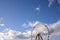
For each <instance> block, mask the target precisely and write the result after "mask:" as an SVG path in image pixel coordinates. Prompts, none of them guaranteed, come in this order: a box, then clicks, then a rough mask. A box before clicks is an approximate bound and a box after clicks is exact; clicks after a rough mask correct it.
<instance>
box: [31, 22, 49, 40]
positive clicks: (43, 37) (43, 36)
mask: <svg viewBox="0 0 60 40" xmlns="http://www.w3.org/2000/svg"><path fill="white" fill-rule="evenodd" d="M31 40H49V29H48V27H47V25H45V24H43V23H37V24H35V25H34V27H33V29H32V31H31Z"/></svg>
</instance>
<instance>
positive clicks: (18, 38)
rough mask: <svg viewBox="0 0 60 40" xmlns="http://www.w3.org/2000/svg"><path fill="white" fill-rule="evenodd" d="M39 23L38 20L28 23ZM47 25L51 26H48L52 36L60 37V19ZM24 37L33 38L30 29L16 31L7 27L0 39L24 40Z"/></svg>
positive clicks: (31, 24) (28, 39) (27, 39)
mask: <svg viewBox="0 0 60 40" xmlns="http://www.w3.org/2000/svg"><path fill="white" fill-rule="evenodd" d="M37 23H39V22H38V21H36V22H34V23H32V22H29V23H28V24H29V25H30V26H35V25H36V24H37ZM41 24H42V23H41ZM41 26H43V25H41ZM47 26H49V27H48V28H49V33H50V37H60V21H57V22H55V23H53V24H50V25H47ZM41 30H42V29H41ZM33 34H34V35H36V31H34V32H33ZM24 39H26V40H30V39H31V31H30V30H28V31H25V32H21V31H16V30H12V29H5V30H4V31H2V32H0V40H24Z"/></svg>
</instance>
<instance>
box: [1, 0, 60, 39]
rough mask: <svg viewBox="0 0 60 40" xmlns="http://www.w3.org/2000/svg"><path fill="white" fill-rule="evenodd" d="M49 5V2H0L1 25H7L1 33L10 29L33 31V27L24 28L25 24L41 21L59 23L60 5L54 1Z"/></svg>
mask: <svg viewBox="0 0 60 40" xmlns="http://www.w3.org/2000/svg"><path fill="white" fill-rule="evenodd" d="M48 5H49V2H48V0H0V19H1V17H2V18H3V20H1V23H4V24H5V27H0V31H2V30H4V29H5V28H10V29H13V30H16V31H21V32H24V31H25V30H31V27H28V28H25V27H22V24H24V23H27V24H28V22H35V21H39V22H43V23H47V24H52V23H54V22H57V21H59V20H60V4H59V3H58V2H57V1H54V3H52V5H51V6H50V7H48ZM37 7H38V8H39V10H37V9H36V8H37ZM54 40H55V39H54ZM56 40H60V39H56Z"/></svg>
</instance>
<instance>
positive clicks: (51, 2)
mask: <svg viewBox="0 0 60 40" xmlns="http://www.w3.org/2000/svg"><path fill="white" fill-rule="evenodd" d="M48 2H49V4H48V7H49V8H50V7H51V5H52V4H53V2H54V0H48Z"/></svg>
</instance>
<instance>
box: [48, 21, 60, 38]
mask: <svg viewBox="0 0 60 40" xmlns="http://www.w3.org/2000/svg"><path fill="white" fill-rule="evenodd" d="M49 30H50V34H51V36H54V37H56V36H58V37H59V36H60V21H57V22H56V23H53V24H50V28H49ZM53 34H54V35H53Z"/></svg>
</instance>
